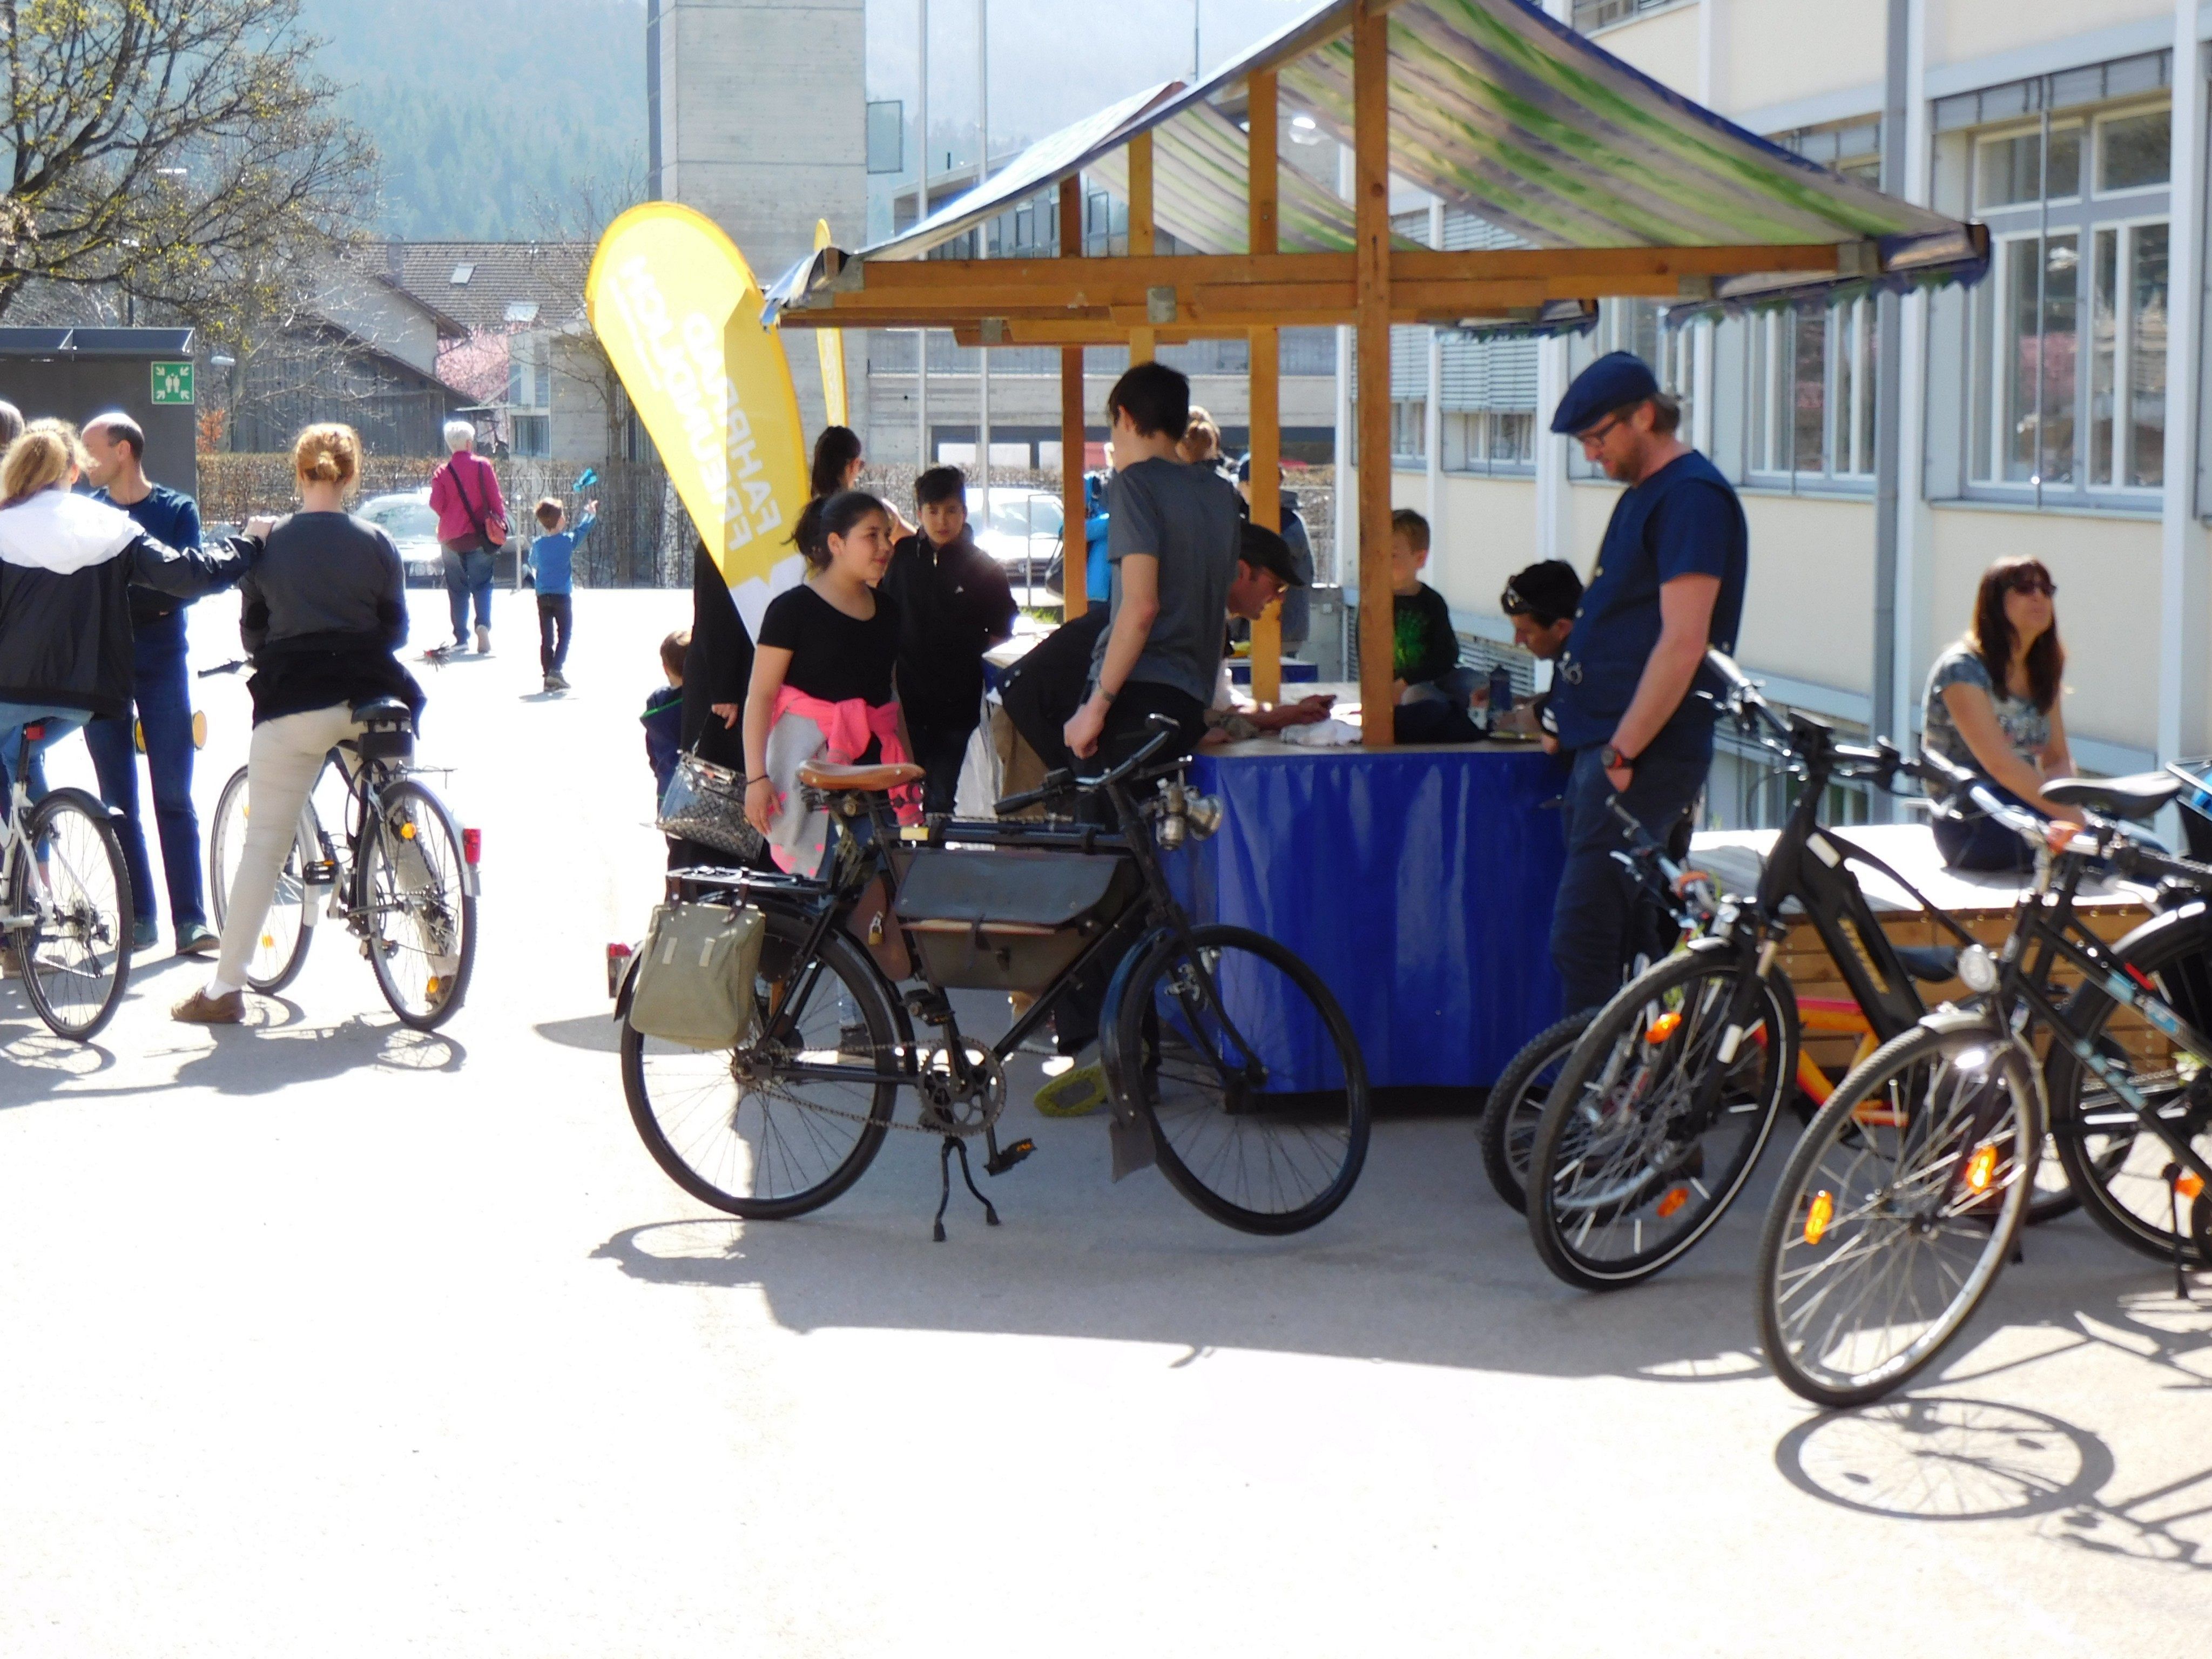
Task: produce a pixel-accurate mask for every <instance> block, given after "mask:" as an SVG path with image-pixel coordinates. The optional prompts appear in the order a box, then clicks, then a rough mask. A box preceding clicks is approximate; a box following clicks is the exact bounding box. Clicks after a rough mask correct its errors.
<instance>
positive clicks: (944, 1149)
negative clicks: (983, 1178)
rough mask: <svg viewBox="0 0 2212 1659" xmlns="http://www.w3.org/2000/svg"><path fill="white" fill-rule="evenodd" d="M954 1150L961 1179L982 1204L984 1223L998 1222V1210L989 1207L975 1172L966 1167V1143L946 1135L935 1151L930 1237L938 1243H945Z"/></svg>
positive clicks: (991, 1224) (954, 1136) (990, 1224)
mask: <svg viewBox="0 0 2212 1659" xmlns="http://www.w3.org/2000/svg"><path fill="white" fill-rule="evenodd" d="M955 1152H957V1153H958V1154H959V1155H960V1178H961V1180H963V1181H964V1182H967V1183H968V1190H969V1192H971V1193H974V1194H975V1201H976V1202H977V1203H978V1204H981V1206H983V1221H984V1225H987V1226H992V1227H995V1226H997V1225H999V1212H997V1211H996V1210H994V1209H993V1208H992V1207H991V1200H989V1199H987V1198H986V1197H984V1196H983V1194H982V1192H981V1189H980V1188H978V1187H977V1186H976V1185H975V1174H974V1172H973V1171H972V1170H969V1167H968V1143H967V1142H966V1141H964V1140H963V1139H961V1138H960V1137H959V1136H958V1135H947V1136H945V1144H944V1146H940V1147H939V1149H938V1152H937V1173H938V1176H939V1188H938V1194H937V1220H936V1222H935V1224H934V1225H933V1227H932V1229H931V1231H930V1237H932V1238H933V1240H934V1241H935V1242H936V1243H939V1244H942V1243H945V1206H946V1205H948V1204H950V1203H951V1201H952V1156H953V1154H954V1153H955Z"/></svg>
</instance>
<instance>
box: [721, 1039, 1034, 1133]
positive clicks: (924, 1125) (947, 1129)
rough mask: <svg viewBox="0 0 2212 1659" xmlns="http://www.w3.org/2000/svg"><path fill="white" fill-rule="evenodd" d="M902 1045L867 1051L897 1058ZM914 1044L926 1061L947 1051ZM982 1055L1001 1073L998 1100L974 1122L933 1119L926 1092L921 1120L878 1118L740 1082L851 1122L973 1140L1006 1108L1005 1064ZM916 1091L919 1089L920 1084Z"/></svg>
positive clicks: (897, 1078)
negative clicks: (906, 1121)
mask: <svg viewBox="0 0 2212 1659" xmlns="http://www.w3.org/2000/svg"><path fill="white" fill-rule="evenodd" d="M901 1046H902V1045H901V1044H898V1043H896V1042H878V1043H873V1044H871V1045H870V1046H869V1048H867V1049H866V1051H865V1052H866V1054H867V1055H868V1056H869V1058H871V1059H875V1058H878V1057H880V1056H882V1055H884V1054H889V1055H890V1056H891V1057H892V1058H893V1060H897V1059H898V1058H900V1054H899V1050H900V1048H901ZM915 1048H916V1052H917V1054H918V1055H919V1056H920V1057H921V1060H923V1061H925V1062H927V1060H928V1059H929V1058H930V1057H931V1056H932V1055H935V1054H942V1053H943V1052H944V1049H943V1048H941V1047H939V1046H935V1045H932V1046H930V1047H927V1048H923V1047H922V1046H921V1045H920V1044H916V1045H915ZM837 1052H838V1054H840V1055H841V1056H842V1055H846V1054H850V1055H853V1056H854V1057H856V1058H857V1057H858V1056H859V1055H860V1054H861V1053H863V1052H864V1051H863V1050H860V1049H858V1048H839V1049H838V1051H837ZM983 1058H984V1059H985V1060H987V1063H989V1064H990V1065H991V1066H992V1067H993V1069H994V1071H996V1072H997V1073H998V1076H997V1079H996V1086H997V1091H998V1099H997V1100H996V1101H995V1102H993V1103H989V1104H987V1106H986V1107H985V1108H984V1111H983V1115H982V1116H981V1118H980V1119H978V1120H977V1121H975V1122H973V1123H956V1122H953V1121H950V1120H945V1119H940V1120H938V1121H931V1117H932V1114H933V1112H934V1111H935V1109H936V1108H935V1107H934V1105H933V1103H931V1102H930V1101H929V1099H928V1098H927V1097H926V1096H925V1097H923V1099H922V1103H921V1113H922V1121H920V1122H917V1123H902V1122H901V1121H899V1120H898V1119H897V1118H896V1116H891V1117H887V1118H882V1119H878V1117H877V1116H876V1115H875V1114H874V1113H872V1112H857V1111H854V1110H851V1109H848V1108H846V1107H842V1106H830V1105H825V1104H823V1103H821V1102H819V1101H813V1100H800V1099H798V1098H796V1097H793V1096H791V1095H789V1094H787V1093H785V1092H783V1091H781V1090H780V1089H776V1088H774V1087H772V1086H771V1087H763V1086H761V1085H744V1083H743V1082H742V1080H740V1086H741V1087H743V1088H744V1090H745V1092H747V1093H749V1094H760V1095H765V1096H768V1097H769V1098H771V1099H775V1100H781V1101H783V1102H785V1103H787V1104H788V1105H792V1106H795V1107H798V1108H799V1109H800V1110H802V1111H808V1112H819V1113H820V1114H821V1115H823V1116H824V1117H842V1118H844V1119H846V1120H847V1121H849V1122H854V1123H862V1124H867V1123H878V1122H880V1123H881V1124H882V1126H883V1127H884V1128H886V1129H897V1130H900V1131H902V1132H903V1133H908V1134H919V1135H936V1136H940V1137H941V1136H945V1135H952V1136H955V1137H957V1138H958V1139H962V1140H972V1139H975V1137H976V1136H977V1135H980V1134H981V1133H983V1132H984V1131H985V1130H986V1129H988V1128H990V1127H993V1126H994V1125H995V1124H996V1123H997V1122H998V1121H999V1118H1000V1114H1001V1113H1003V1112H1004V1111H1005V1110H1006V1073H1005V1071H1004V1068H1003V1067H1001V1066H998V1064H997V1062H996V1060H994V1059H991V1058H990V1057H989V1056H988V1054H986V1055H985V1056H984V1057H983ZM881 1075H884V1076H885V1077H887V1078H888V1079H889V1080H890V1082H892V1083H893V1084H896V1085H919V1084H920V1082H921V1075H920V1074H919V1073H907V1072H891V1073H882V1074H881ZM916 1092H917V1093H919V1092H920V1091H919V1089H918V1088H917V1090H916ZM892 1111H893V1112H894V1113H896V1111H897V1107H896V1105H894V1106H893V1107H892Z"/></svg>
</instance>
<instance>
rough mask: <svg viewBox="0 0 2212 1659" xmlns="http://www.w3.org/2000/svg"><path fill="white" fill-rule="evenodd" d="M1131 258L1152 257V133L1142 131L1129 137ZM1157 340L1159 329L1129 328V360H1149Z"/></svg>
mask: <svg viewBox="0 0 2212 1659" xmlns="http://www.w3.org/2000/svg"><path fill="white" fill-rule="evenodd" d="M1129 257H1130V258H1134V259H1149V258H1152V134H1151V133H1149V132H1140V133H1139V134H1138V135H1137V136H1136V137H1133V138H1132V139H1131V140H1129ZM1157 344H1158V332H1157V331H1155V330H1152V329H1150V328H1133V329H1131V330H1130V331H1129V361H1130V362H1132V363H1149V362H1152V352H1153V349H1154V348H1155V347H1156V345H1157Z"/></svg>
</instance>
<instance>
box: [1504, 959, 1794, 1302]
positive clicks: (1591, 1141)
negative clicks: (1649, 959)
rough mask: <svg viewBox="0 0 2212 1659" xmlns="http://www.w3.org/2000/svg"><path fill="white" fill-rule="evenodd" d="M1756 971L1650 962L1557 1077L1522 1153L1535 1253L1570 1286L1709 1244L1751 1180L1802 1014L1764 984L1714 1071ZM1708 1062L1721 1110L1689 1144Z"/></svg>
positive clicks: (1631, 1280) (1780, 984) (1635, 1270)
mask: <svg viewBox="0 0 2212 1659" xmlns="http://www.w3.org/2000/svg"><path fill="white" fill-rule="evenodd" d="M1752 971H1754V970H1753V967H1752V964H1751V963H1750V962H1749V961H1748V960H1747V958H1745V957H1741V956H1740V955H1738V954H1737V953H1736V952H1735V951H1734V950H1732V949H1726V948H1721V947H1716V948H1711V949H1698V948H1692V949H1691V950H1689V951H1684V952H1682V953H1681V954H1680V955H1677V956H1673V957H1668V958H1667V959H1666V960H1665V961H1663V962H1660V963H1656V964H1654V965H1653V966H1652V967H1650V968H1648V969H1645V970H1644V972H1643V973H1641V974H1639V975H1637V976H1636V977H1635V978H1634V979H1632V980H1631V981H1629V982H1628V983H1627V984H1626V985H1625V986H1623V987H1621V988H1620V991H1619V992H1617V993H1616V994H1614V996H1613V1000H1612V1001H1610V1002H1608V1003H1607V1004H1606V1005H1605V1006H1603V1007H1602V1008H1601V1009H1600V1010H1599V1011H1598V1012H1597V1015H1596V1017H1595V1018H1593V1019H1592V1020H1591V1021H1590V1024H1589V1030H1587V1031H1586V1032H1584V1033H1583V1038H1582V1041H1581V1042H1577V1044H1576V1045H1575V1048H1574V1051H1573V1053H1572V1054H1571V1055H1569V1057H1568V1060H1567V1063H1566V1064H1565V1066H1562V1067H1561V1068H1560V1072H1559V1078H1558V1079H1557V1080H1556V1081H1555V1082H1554V1083H1553V1085H1552V1088H1551V1092H1550V1095H1549V1097H1548V1098H1547V1100H1546V1102H1545V1104H1544V1114H1543V1117H1542V1119H1541V1121H1540V1122H1539V1124H1538V1126H1537V1130H1536V1139H1535V1144H1534V1146H1533V1147H1532V1148H1531V1150H1530V1155H1529V1163H1528V1209H1527V1214H1528V1235H1529V1238H1530V1241H1531V1242H1532V1243H1534V1245H1535V1247H1536V1254H1537V1255H1538V1256H1539V1257H1540V1258H1541V1260H1542V1261H1543V1263H1544V1265H1545V1266H1546V1267H1548V1268H1550V1269H1551V1271H1552V1273H1553V1274H1554V1275H1555V1276H1557V1277H1558V1278H1559V1279H1562V1280H1564V1281H1565V1283H1567V1284H1570V1285H1575V1286H1577V1288H1578V1289H1582V1290H1588V1291H1610V1290H1620V1289H1624V1288H1626V1286H1628V1285H1635V1284H1640V1283H1641V1282H1643V1281H1644V1279H1649V1278H1650V1277H1651V1276H1652V1275H1653V1274H1654V1273H1659V1272H1660V1271H1662V1269H1664V1268H1665V1267H1668V1265H1669V1264H1671V1263H1673V1262H1674V1261H1677V1260H1679V1259H1680V1257H1681V1256H1682V1255H1684V1254H1686V1252H1687V1251H1688V1250H1690V1249H1692V1247H1693V1246H1695V1245H1696V1244H1697V1243H1698V1241H1699V1239H1701V1238H1703V1237H1705V1235H1706V1234H1707V1233H1708V1232H1710V1231H1711V1230H1712V1228H1713V1226H1714V1225H1716V1224H1717V1222H1718V1221H1719V1220H1720V1218H1721V1217H1722V1216H1723V1215H1724V1214H1726V1213H1727V1212H1728V1208H1729V1205H1731V1204H1733V1203H1734V1202H1735V1199H1736V1196H1737V1194H1739V1193H1741V1191H1742V1190H1743V1186H1744V1183H1745V1182H1747V1181H1748V1180H1750V1178H1751V1172H1752V1170H1753V1168H1754V1167H1755V1166H1756V1165H1757V1164H1758V1162H1759V1153H1760V1152H1762V1151H1763V1150H1764V1149H1765V1146H1766V1142H1767V1139H1768V1138H1769V1136H1771V1134H1772V1133H1773V1130H1774V1121H1775V1118H1776V1115H1778V1113H1779V1112H1780V1111H1781V1109H1782V1104H1783V1102H1784V1100H1785V1099H1787V1098H1788V1097H1789V1096H1790V1092H1791V1091H1793V1090H1794V1089H1795V1088H1796V1073H1797V1005H1796V999H1795V998H1794V997H1793V996H1792V995H1790V994H1789V987H1788V983H1787V981H1782V980H1780V979H1779V976H1777V977H1776V978H1773V979H1766V980H1761V981H1759V987H1758V993H1757V995H1758V1001H1757V1003H1756V1004H1754V1007H1755V1008H1756V1009H1757V1010H1758V1011H1759V1012H1758V1017H1757V1018H1755V1019H1754V1020H1753V1024H1752V1026H1751V1028H1750V1030H1749V1031H1748V1033H1747V1034H1745V1035H1742V1036H1739V1037H1738V1038H1737V1040H1736V1041H1737V1046H1736V1048H1735V1054H1734V1056H1733V1057H1732V1058H1731V1059H1729V1060H1727V1061H1725V1062H1721V1061H1718V1050H1719V1048H1722V1047H1723V1046H1725V1045H1726V1043H1727V1041H1728V1038H1727V1032H1726V1024H1725V1022H1726V1011H1727V1009H1728V1007H1729V999H1730V998H1732V996H1733V995H1734V993H1735V988H1736V985H1737V982H1738V981H1739V979H1740V978H1741V975H1744V974H1745V973H1747V972H1752ZM1685 1011H1687V1012H1685ZM1747 1060H1755V1061H1756V1066H1755V1067H1753V1066H1747V1064H1746V1062H1747ZM1707 1062H1713V1063H1722V1064H1725V1065H1726V1066H1728V1068H1729V1078H1728V1079H1724V1081H1723V1084H1722V1085H1720V1086H1721V1087H1722V1088H1723V1089H1724V1090H1726V1091H1727V1103H1725V1104H1723V1105H1722V1107H1721V1109H1720V1110H1719V1111H1718V1112H1717V1113H1716V1114H1715V1115H1714V1116H1713V1118H1712V1119H1711V1121H1710V1122H1709V1123H1707V1124H1706V1125H1705V1127H1704V1128H1702V1129H1701V1130H1699V1133H1697V1135H1695V1136H1694V1137H1692V1138H1689V1139H1683V1138H1682V1137H1680V1135H1679V1133H1677V1131H1678V1130H1679V1129H1680V1127H1682V1117H1681V1113H1682V1110H1683V1109H1685V1108H1686V1106H1687V1105H1688V1104H1689V1103H1690V1101H1691V1097H1692V1096H1693V1095H1694V1093H1695V1092H1696V1091H1697V1089H1698V1088H1699V1079H1700V1077H1701V1075H1702V1073H1703V1071H1704V1068H1705V1063H1707ZM1745 1079H1749V1083H1750V1086H1749V1087H1748V1088H1747V1087H1746V1085H1745V1081H1744V1080H1745ZM1739 1097H1741V1098H1739ZM1716 1098H1717V1100H1719V1099H1720V1097H1716ZM1709 1142H1711V1143H1712V1146H1711V1152H1712V1153H1713V1155H1715V1156H1717V1158H1718V1160H1719V1167H1718V1169H1717V1170H1714V1169H1712V1168H1710V1167H1708V1143H1709ZM1708 1182H1710V1183H1711V1184H1710V1185H1709V1184H1708ZM1601 1226H1602V1230H1603V1231H1602V1232H1601V1233H1600V1232H1599V1229H1600V1227H1601ZM1624 1226H1625V1227H1626V1230H1627V1231H1626V1238H1625V1241H1623V1240H1622V1238H1621V1236H1620V1230H1621V1229H1622V1228H1623V1227H1624ZM1647 1228H1649V1229H1650V1234H1651V1242H1650V1243H1648V1244H1647V1243H1646V1242H1645V1230H1646V1229H1647ZM1594 1233H1595V1234H1598V1237H1597V1240H1596V1245H1595V1248H1594V1247H1593V1243H1592V1235H1593V1234H1594ZM1616 1243H1620V1244H1622V1246H1623V1247H1622V1248H1621V1249H1620V1252H1619V1253H1618V1254H1601V1252H1603V1251H1609V1250H1611V1249H1613V1246H1614V1245H1615V1244H1616Z"/></svg>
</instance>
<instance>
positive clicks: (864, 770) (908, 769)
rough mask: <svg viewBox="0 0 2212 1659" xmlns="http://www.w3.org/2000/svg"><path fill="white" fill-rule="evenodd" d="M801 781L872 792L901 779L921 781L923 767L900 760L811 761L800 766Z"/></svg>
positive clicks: (812, 785)
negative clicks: (879, 763)
mask: <svg viewBox="0 0 2212 1659" xmlns="http://www.w3.org/2000/svg"><path fill="white" fill-rule="evenodd" d="M799 782H801V783H803V784H805V786H806V787H808V788H809V789H858V790H860V792H861V793H864V794H872V793H875V792H876V791H878V790H880V789H896V788H897V787H899V785H901V784H902V783H919V782H921V768H920V767H919V766H911V765H908V764H907V763H904V762H901V763H899V764H898V765H896V766H831V765H829V763H827V762H825V761H808V762H807V763H805V765H803V766H801V767H800V768H799Z"/></svg>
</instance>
